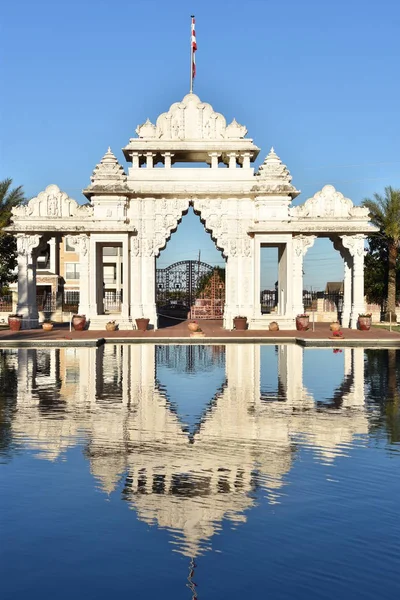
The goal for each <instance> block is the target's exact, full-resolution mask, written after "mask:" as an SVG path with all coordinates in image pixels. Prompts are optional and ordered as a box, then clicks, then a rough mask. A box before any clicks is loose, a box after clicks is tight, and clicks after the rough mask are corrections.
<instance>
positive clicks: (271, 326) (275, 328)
mask: <svg viewBox="0 0 400 600" xmlns="http://www.w3.org/2000/svg"><path fill="white" fill-rule="evenodd" d="M268 329H269V330H270V331H279V325H278V323H277V322H276V321H271V323H270V324H269V326H268Z"/></svg>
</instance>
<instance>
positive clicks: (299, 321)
mask: <svg viewBox="0 0 400 600" xmlns="http://www.w3.org/2000/svg"><path fill="white" fill-rule="evenodd" d="M309 327H310V317H309V316H307V317H296V329H297V331H307V329H308V328H309Z"/></svg>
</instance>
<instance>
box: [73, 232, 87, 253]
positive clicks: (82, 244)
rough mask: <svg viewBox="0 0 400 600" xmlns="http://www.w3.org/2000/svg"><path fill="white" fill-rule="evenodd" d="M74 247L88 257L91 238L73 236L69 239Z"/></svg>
mask: <svg viewBox="0 0 400 600" xmlns="http://www.w3.org/2000/svg"><path fill="white" fill-rule="evenodd" d="M69 239H70V242H71V244H72V246H74V247H75V251H76V252H78V253H79V254H81V255H82V256H86V255H87V253H88V244H89V236H88V235H85V234H83V235H71V236H70V237H69Z"/></svg>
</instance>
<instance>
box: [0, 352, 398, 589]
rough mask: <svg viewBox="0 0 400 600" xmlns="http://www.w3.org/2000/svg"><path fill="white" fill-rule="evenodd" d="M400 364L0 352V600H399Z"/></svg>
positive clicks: (231, 355)
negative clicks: (120, 597)
mask: <svg viewBox="0 0 400 600" xmlns="http://www.w3.org/2000/svg"><path fill="white" fill-rule="evenodd" d="M399 372H400V351H399V352H398V351H396V350H364V349H362V348H353V349H352V348H339V349H334V350H332V349H331V348H330V349H328V348H326V349H322V348H318V349H312V348H307V349H303V348H301V347H299V346H297V345H294V344H289V345H279V346H273V345H265V346H263V345H254V344H241V345H234V344H228V345H226V346H224V345H176V346H173V345H165V346H163V345H159V346H157V345H152V344H144V345H112V344H106V345H105V346H102V347H100V348H59V349H55V348H48V349H47V348H46V349H38V350H33V349H26V348H22V349H15V350H0V534H1V537H0V539H1V545H0V575H1V584H2V585H1V597H2V598H4V599H7V600H8V599H13V600H19V599H22V598H23V599H24V600H25V599H26V598H27V597H29V598H40V599H41V600H47V599H50V598H51V599H53V598H57V600H60V599H62V600H63V599H68V600H69V599H71V598H77V599H80V598H82V599H83V598H84V599H92V598H93V599H94V598H95V599H96V600H98V599H103V598H104V599H107V600H109V599H110V598H114V597H117V596H118V595H120V594H121V595H124V597H129V598H139V599H141V598H143V599H144V598H146V599H147V598H148V599H153V598H154V599H156V598H157V599H158V598H166V599H171V600H180V599H187V600H191V599H192V600H193V599H204V600H214V599H215V600H216V599H218V600H220V599H225V598H226V599H228V598H229V600H236V599H238V600H239V599H243V598H244V597H245V598H246V599H253V598H254V599H256V598H257V599H259V598H264V597H265V598H273V599H278V600H280V599H290V600H297V599H303V598H304V599H307V600H314V599H315V600H321V599H335V600H336V599H337V598H342V599H347V598H349V599H350V598H351V599H355V598H362V599H366V598H371V599H374V600H375V599H377V598H384V599H386V598H387V599H389V598H390V599H392V598H395V597H399V595H400V576H399V572H400V508H399V507H400V443H399V442H400V417H399V404H400V390H399V386H398V381H399Z"/></svg>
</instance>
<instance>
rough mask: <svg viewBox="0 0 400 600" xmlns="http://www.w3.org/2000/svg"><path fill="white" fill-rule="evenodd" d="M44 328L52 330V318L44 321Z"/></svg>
mask: <svg viewBox="0 0 400 600" xmlns="http://www.w3.org/2000/svg"><path fill="white" fill-rule="evenodd" d="M42 329H43V331H52V329H53V323H52V322H51V321H50V320H48V319H46V320H45V321H43V323H42Z"/></svg>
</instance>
